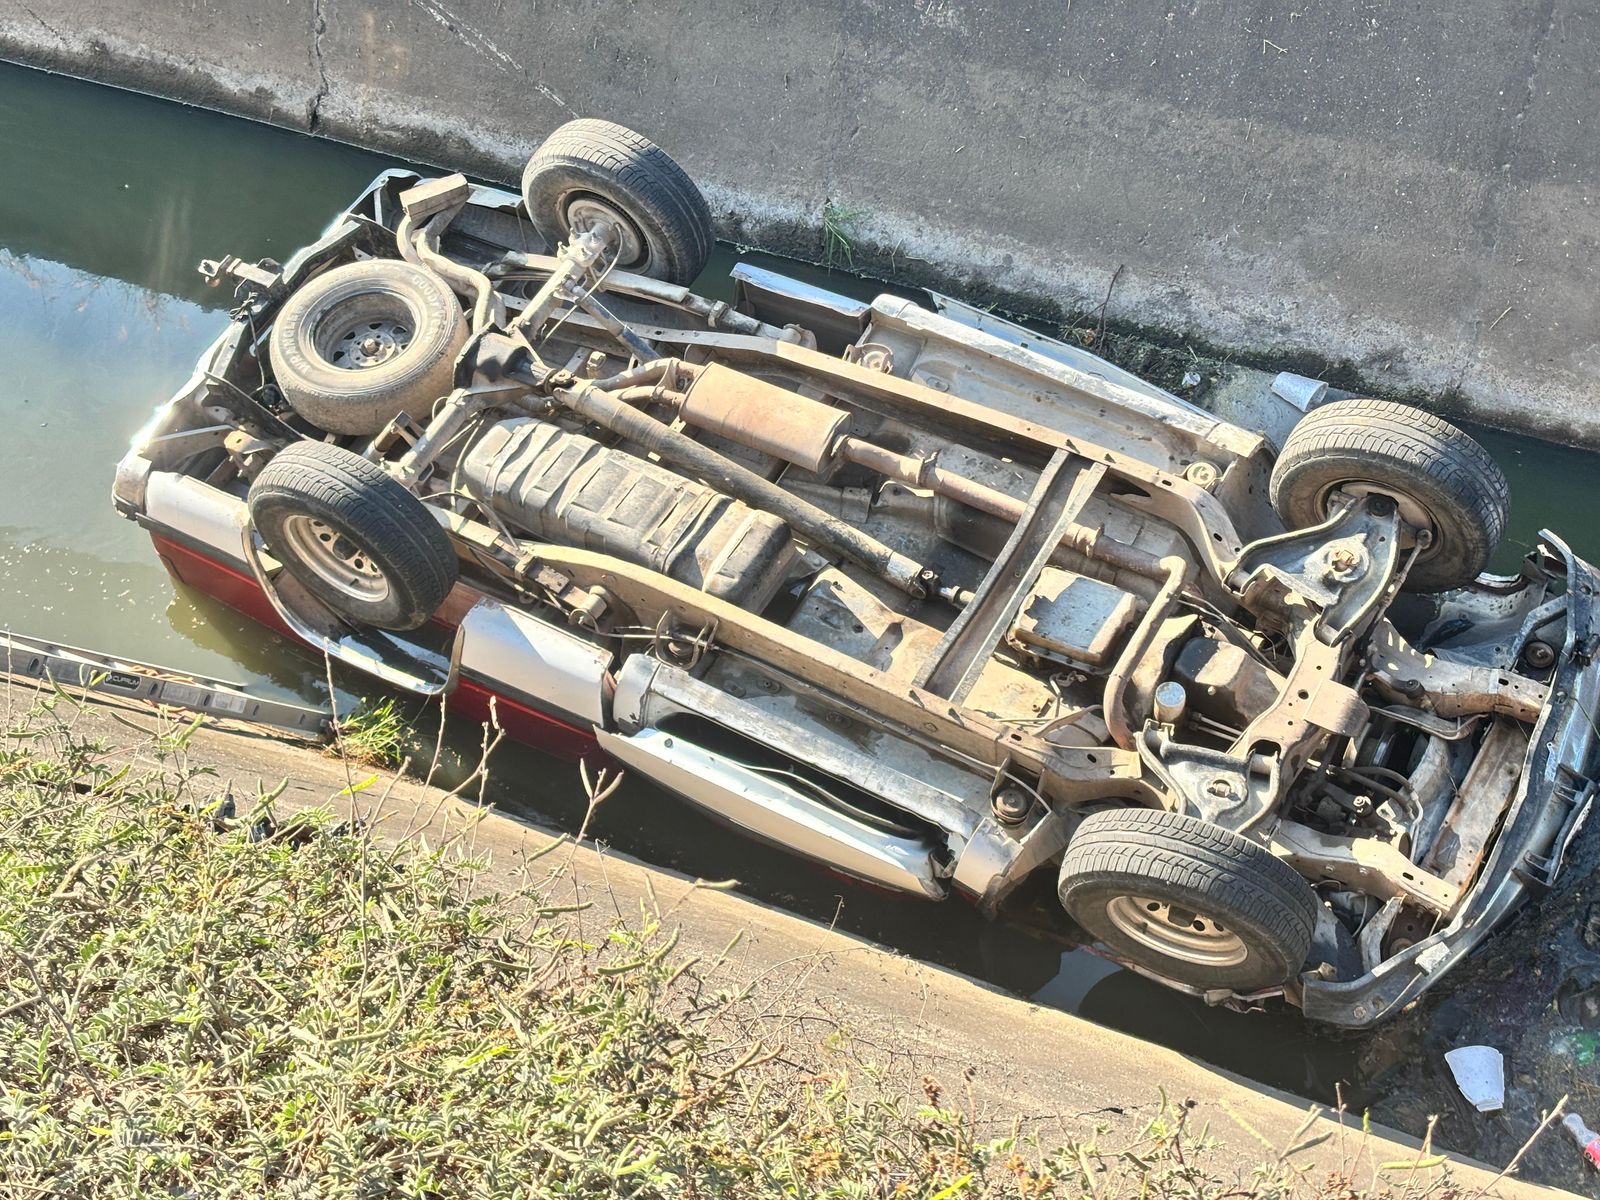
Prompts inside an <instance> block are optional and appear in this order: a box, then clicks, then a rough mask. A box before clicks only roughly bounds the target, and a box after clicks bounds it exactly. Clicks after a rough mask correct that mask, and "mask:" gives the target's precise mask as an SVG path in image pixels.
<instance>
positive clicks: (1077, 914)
mask: <svg viewBox="0 0 1600 1200" xmlns="http://www.w3.org/2000/svg"><path fill="white" fill-rule="evenodd" d="M1058 893H1059V895H1060V897H1061V903H1062V905H1063V906H1064V907H1065V908H1066V910H1067V914H1068V915H1069V916H1070V917H1072V919H1073V920H1075V921H1076V922H1077V923H1078V924H1079V925H1081V926H1083V928H1084V929H1085V930H1087V931H1088V932H1089V933H1090V934H1092V935H1093V936H1094V937H1095V938H1096V939H1097V940H1098V941H1100V942H1102V943H1104V944H1105V946H1106V947H1107V948H1108V949H1110V950H1111V951H1112V952H1113V953H1115V954H1117V955H1118V956H1119V957H1121V958H1124V959H1126V960H1128V961H1129V962H1132V963H1134V964H1136V965H1138V966H1141V967H1144V968H1145V969H1147V970H1149V971H1153V972H1155V973H1156V974H1158V975H1161V976H1163V977H1165V978H1167V979H1173V980H1177V981H1178V982H1180V983H1185V984H1188V985H1190V986H1191V987H1195V988H1199V989H1202V990H1212V989H1217V988H1226V989H1228V990H1230V991H1240V992H1249V991H1256V990H1259V989H1261V988H1265V987H1272V986H1274V985H1276V984H1280V983H1284V982H1285V981H1287V980H1290V979H1292V978H1294V976H1295V975H1297V974H1298V973H1299V971H1300V968H1301V967H1302V966H1303V965H1304V964H1305V960H1306V955H1307V954H1308V953H1309V952H1310V950H1311V935H1312V932H1313V930H1314V929H1315V928H1316V923H1317V909H1318V904H1319V902H1318V900H1317V896H1316V893H1315V892H1313V891H1312V890H1311V886H1310V885H1309V884H1308V883H1306V881H1305V880H1304V879H1302V878H1301V877H1300V875H1299V874H1298V873H1297V872H1296V871H1295V870H1294V868H1293V867H1291V866H1289V865H1288V864H1287V863H1285V862H1283V861H1281V860H1280V859H1277V858H1275V857H1273V855H1272V854H1271V853H1270V852H1269V851H1268V850H1267V849H1266V848H1265V847H1263V846H1261V845H1259V844H1258V843H1256V842H1252V841H1250V840H1249V839H1248V838H1245V837H1241V836H1240V835H1238V834H1236V833H1233V832H1231V831H1230V830H1226V829H1222V828H1220V827H1218V826H1216V825H1213V824H1211V823H1210V822H1209V821H1203V820H1201V819H1200V818H1198V817H1192V816H1189V815H1187V814H1185V813H1174V812H1168V811H1166V810H1165V809H1146V808H1129V809H1113V810H1110V811H1107V812H1098V813H1093V814H1091V815H1090V816H1088V817H1086V818H1085V819H1084V821H1083V824H1081V825H1080V826H1079V827H1078V831H1077V832H1076V833H1075V834H1074V835H1073V838H1072V841H1071V843H1070V844H1069V845H1068V846H1067V852H1066V854H1065V855H1064V856H1063V857H1062V860H1061V876H1060V881H1059V884H1058Z"/></svg>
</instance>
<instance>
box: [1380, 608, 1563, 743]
mask: <svg viewBox="0 0 1600 1200" xmlns="http://www.w3.org/2000/svg"><path fill="white" fill-rule="evenodd" d="M1368 656H1369V657H1368V662H1369V665H1370V667H1371V670H1372V681H1373V683H1375V684H1376V685H1377V686H1378V688H1379V689H1380V690H1381V691H1383V692H1384V693H1386V694H1387V695H1388V696H1390V697H1391V698H1392V699H1394V700H1396V701H1398V702H1400V703H1402V704H1409V705H1412V706H1421V705H1423V704H1425V705H1426V707H1427V708H1428V709H1429V710H1431V711H1432V712H1434V713H1436V714H1437V715H1439V716H1441V717H1468V716H1473V715H1475V714H1477V713H1495V714H1497V715H1499V716H1504V717H1512V718H1514V719H1515V720H1518V721H1522V722H1523V723H1525V724H1529V725H1531V724H1532V723H1533V722H1535V721H1537V720H1538V719H1539V714H1540V713H1542V712H1543V711H1544V707H1545V704H1546V703H1547V702H1548V701H1549V698H1550V689H1549V688H1548V687H1547V686H1545V685H1544V684H1542V683H1540V682H1538V681H1537V680H1534V679H1529V678H1528V677H1527V676H1526V675H1519V674H1517V673H1516V672H1514V671H1511V670H1509V669H1504V668H1499V667H1486V666H1475V665H1473V664H1470V663H1464V662H1460V661H1458V660H1456V659H1452V658H1446V657H1444V656H1443V655H1442V654H1439V653H1435V652H1430V651H1424V650H1418V649H1417V648H1416V647H1414V646H1413V645H1411V643H1410V642H1408V641H1406V639H1405V638H1404V637H1403V636H1402V635H1401V633H1400V631H1399V630H1397V629H1396V628H1395V627H1394V626H1393V625H1391V624H1390V623H1389V622H1388V621H1387V620H1382V621H1379V622H1378V625H1377V627H1376V628H1375V629H1374V630H1373V634H1372V637H1371V638H1370V639H1369V640H1368Z"/></svg>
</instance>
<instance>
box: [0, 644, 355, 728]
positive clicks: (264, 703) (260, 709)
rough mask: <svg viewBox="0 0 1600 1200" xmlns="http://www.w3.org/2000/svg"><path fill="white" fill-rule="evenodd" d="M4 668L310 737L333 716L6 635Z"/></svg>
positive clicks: (0, 657) (1, 647) (1, 648)
mask: <svg viewBox="0 0 1600 1200" xmlns="http://www.w3.org/2000/svg"><path fill="white" fill-rule="evenodd" d="M0 668H4V669H5V670H6V671H8V672H9V673H10V674H12V675H18V676H21V677H22V678H24V679H41V680H47V681H51V682H54V683H57V684H60V685H61V686H63V687H74V688H79V687H81V688H86V689H88V690H89V691H92V692H105V693H108V694H110V695H113V696H121V697H123V698H124V699H128V700H147V701H149V702H150V703H152V704H162V705H166V706H168V707H170V708H183V709H188V710H189V711H191V712H199V713H205V714H207V715H208V716H214V717H226V718H228V719H230V720H234V721H249V722H251V723H252V724H256V725H268V726H271V727H272V728H274V729H284V730H288V731H290V732H292V733H299V734H304V735H305V736H307V737H317V736H319V735H321V734H322V732H323V731H324V730H325V729H326V728H327V727H328V722H329V721H330V720H331V719H332V715H333V714H332V713H330V712H328V711H327V710H324V709H319V708H310V707H307V706H306V705H302V704H291V703H289V702H288V701H285V700H266V699H262V698H261V697H259V696H252V695H250V694H248V693H247V692H245V691H243V690H242V689H241V688H240V686H239V685H237V684H231V683H225V682H223V681H222V680H218V679H207V678H204V677H203V676H199V675H185V674H183V673H181V672H178V671H170V670H168V669H167V668H165V667H158V666H155V665H153V664H151V663H143V662H137V661H135V660H133V659H126V658H117V657H115V656H113V655H109V654H101V653H99V652H98V651H95V650H82V649H79V648H78V647H76V646H63V645H60V644H58V643H55V642H47V641H44V640H42V639H39V638H31V637H25V636H23V635H22V634H17V633H7V632H4V631H0Z"/></svg>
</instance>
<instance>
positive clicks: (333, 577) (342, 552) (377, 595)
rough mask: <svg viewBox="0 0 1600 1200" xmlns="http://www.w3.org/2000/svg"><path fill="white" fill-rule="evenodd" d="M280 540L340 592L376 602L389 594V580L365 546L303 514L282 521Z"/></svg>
mask: <svg viewBox="0 0 1600 1200" xmlns="http://www.w3.org/2000/svg"><path fill="white" fill-rule="evenodd" d="M283 540H284V542H285V543H286V549H288V550H290V551H292V552H293V554H294V558H295V561H297V562H298V563H299V564H300V565H301V566H303V567H305V569H306V570H308V571H310V572H311V573H312V574H313V575H315V576H316V577H317V579H319V580H320V581H321V582H322V583H324V584H326V585H327V586H328V587H330V588H332V589H333V590H334V591H335V592H337V593H339V595H341V596H344V597H345V598H347V599H350V600H358V601H361V602H362V603H366V604H376V603H378V602H380V601H382V600H384V599H385V598H386V597H387V596H388V595H389V579H388V576H386V575H385V574H384V573H383V571H382V569H381V568H380V567H379V566H378V564H377V563H375V562H373V561H372V555H371V554H369V553H368V552H367V549H366V547H365V546H362V545H360V544H359V543H357V542H355V541H353V540H351V539H350V538H349V537H347V536H346V535H345V534H343V533H341V532H340V531H339V530H337V529H335V528H334V527H333V526H332V525H329V524H328V523H327V522H326V521H322V520H319V519H317V518H316V517H313V516H310V515H309V514H306V513H295V514H294V515H293V516H290V517H287V518H285V519H284V522H283Z"/></svg>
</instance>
